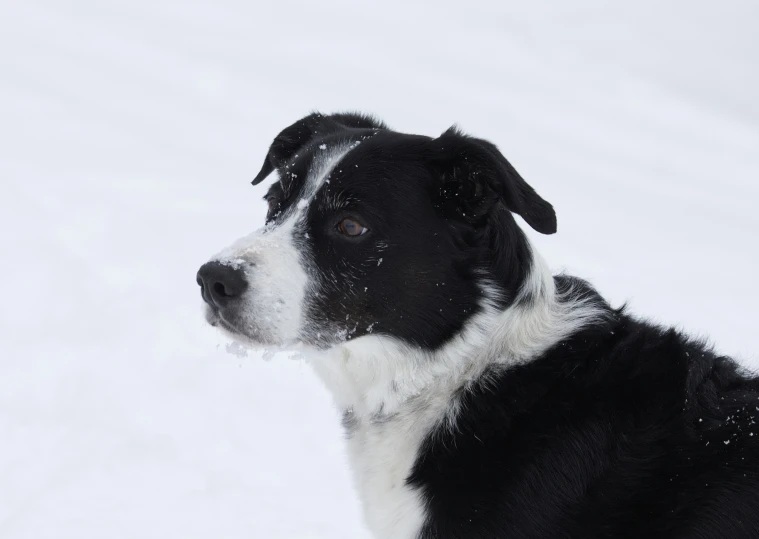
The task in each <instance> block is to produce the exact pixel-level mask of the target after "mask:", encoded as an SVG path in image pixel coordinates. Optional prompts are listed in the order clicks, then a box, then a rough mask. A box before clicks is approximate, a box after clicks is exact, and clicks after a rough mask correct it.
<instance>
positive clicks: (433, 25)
mask: <svg viewBox="0 0 759 539" xmlns="http://www.w3.org/2000/svg"><path fill="white" fill-rule="evenodd" d="M758 27H759V3H757V2H755V1H753V0H750V1H745V2H737V1H725V2H719V3H714V2H694V1H677V2H675V1H663V2H662V1H653V0H646V1H641V2H635V3H631V2H625V3H621V2H605V1H601V0H580V1H575V2H563V1H560V0H556V1H542V0H541V1H532V2H523V1H520V2H511V1H509V2H498V1H491V2H486V3H482V2H476V1H471V2H463V3H462V2H435V3H425V4H422V3H415V2H408V1H402V0H392V1H389V0H385V1H383V2H366V3H358V2H348V1H345V0H324V1H320V2H305V1H304V2H291V1H278V2H254V1H249V0H248V1H241V0H239V1H238V0H215V1H211V0H190V1H187V0H183V1H179V0H174V1H148V0H128V1H126V0H124V1H122V0H118V1H107V2H102V1H95V0H89V1H88V0H68V1H65V2H64V1H60V0H6V1H4V2H2V3H0V182H1V183H0V240H2V243H0V246H1V248H0V277H1V279H0V537H1V538H3V539H21V538H33V539H46V538H76V539H90V538H92V539H94V538H103V537H108V538H141V539H144V538H162V539H164V538H173V537H176V538H182V539H194V538H203V539H234V538H267V539H268V538H282V537H285V538H346V539H347V538H350V539H365V538H366V537H367V534H366V532H365V531H364V527H363V524H362V519H361V516H360V510H359V505H358V502H357V501H356V497H355V494H354V493H353V491H352V487H351V483H350V475H349V472H348V469H347V466H346V462H345V456H344V450H343V441H342V434H341V432H340V428H339V425H338V417H337V413H336V412H335V410H333V408H332V406H331V402H330V399H329V397H328V395H327V394H326V392H325V391H324V389H322V387H321V386H320V385H319V383H318V381H317V380H316V377H315V376H314V375H312V373H311V372H310V371H309V368H308V367H307V366H306V365H304V364H302V363H301V362H298V361H294V360H289V359H287V358H285V357H283V356H281V355H280V356H278V357H276V358H275V359H274V360H272V361H268V362H267V361H263V360H262V359H261V354H260V352H254V353H251V354H249V355H248V356H247V357H238V356H237V355H235V354H232V353H228V352H227V350H226V348H227V345H228V343H227V341H226V340H225V339H224V338H223V337H221V336H220V335H219V334H217V333H216V332H215V331H214V330H213V329H211V328H207V327H206V326H205V323H204V321H203V317H202V315H201V309H200V305H201V300H200V294H199V291H198V287H197V285H196V284H195V273H196V271H197V269H198V267H199V266H200V265H201V264H202V263H203V262H204V261H205V260H206V259H207V258H208V257H209V256H210V255H211V254H213V253H215V252H217V251H218V250H220V249H221V248H222V247H224V246H226V245H227V244H228V243H230V242H231V241H233V240H234V239H236V238H238V237H240V236H242V235H244V234H246V233H248V232H250V231H251V230H253V229H255V228H257V227H259V226H260V225H261V224H262V222H263V216H264V203H263V202H262V200H261V196H262V195H263V193H264V192H265V189H266V187H267V186H266V185H260V186H258V187H255V188H254V187H252V186H250V185H249V182H250V180H251V178H252V177H253V175H254V174H255V173H256V172H257V171H258V168H259V166H260V165H261V162H262V160H263V158H264V154H265V152H266V148H267V146H268V144H269V143H270V141H271V139H272V138H273V137H274V135H275V134H276V133H277V132H278V131H279V130H280V129H282V128H283V127H284V126H286V125H288V124H290V123H291V122H293V121H294V120H296V119H298V118H300V117H301V116H303V115H305V114H306V113H308V112H309V111H311V110H312V109H318V110H320V111H323V112H332V111H338V110H347V109H358V110H362V111H367V112H373V113H376V114H377V115H379V116H380V117H381V118H383V119H385V120H386V121H387V122H388V123H389V124H390V125H391V126H392V127H394V128H396V129H399V130H403V131H408V132H415V133H422V134H427V135H437V134H439V133H441V132H442V131H443V130H445V129H446V128H447V127H448V126H449V125H451V124H452V123H454V122H457V123H459V124H460V126H461V127H462V128H463V129H465V130H466V131H468V132H470V133H473V134H476V135H477V136H481V137H484V138H487V139H490V140H492V141H493V142H495V143H496V144H498V145H499V147H500V148H501V149H502V150H503V152H504V153H505V155H506V156H507V157H508V158H509V159H510V160H511V161H512V163H514V165H515V166H516V167H517V169H518V170H519V171H520V172H521V173H522V174H523V176H524V177H525V178H526V179H527V181H528V182H530V183H532V185H533V186H535V187H536V189H537V190H538V192H539V193H540V194H541V195H543V196H544V197H545V198H546V199H547V200H549V201H550V202H552V203H553V204H554V206H555V208H556V210H557V213H558V219H559V233H558V234H556V235H555V236H550V237H540V236H539V235H537V234H531V237H532V238H533V239H534V240H535V242H536V244H537V247H538V248H539V249H540V251H541V252H542V253H543V255H544V256H545V257H546V258H547V260H548V261H549V263H550V264H551V266H552V267H553V268H555V269H556V270H562V269H564V270H567V271H570V272H573V273H576V274H578V275H580V276H583V277H586V278H589V279H590V280H591V281H592V282H593V283H594V284H595V285H596V286H597V287H598V288H599V289H600V291H601V292H602V293H604V294H605V295H606V296H607V297H608V298H609V299H610V300H611V301H612V302H613V303H614V304H616V305H619V304H621V303H622V302H623V301H625V300H630V301H631V308H632V309H633V310H634V311H635V312H637V313H640V314H642V315H646V316H648V317H651V318H654V319H656V320H659V321H662V322H666V323H673V324H677V325H678V326H681V327H684V328H686V329H687V330H689V331H690V332H692V333H694V334H699V335H708V336H710V338H711V339H712V341H713V342H715V343H716V345H717V348H718V349H719V350H720V351H722V352H725V353H729V354H733V355H736V356H737V357H739V358H741V360H742V361H744V362H746V364H752V363H753V365H759V336H758V334H759V327H758V325H757V318H758V317H757V314H756V313H757V311H756V310H757V305H759V292H758V291H757V286H756V282H757V278H759V253H758V251H759V247H758V244H759V241H758V240H757V237H756V236H757V229H758V228H759V216H758V215H759V214H758V213H757V209H756V207H757V204H758V203H759V100H757V96H759V70H757V65H759V33H757V32H756V28H758Z"/></svg>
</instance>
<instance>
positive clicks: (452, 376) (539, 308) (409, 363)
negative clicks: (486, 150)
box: [310, 255, 604, 539]
mask: <svg viewBox="0 0 759 539" xmlns="http://www.w3.org/2000/svg"><path fill="white" fill-rule="evenodd" d="M495 290H496V289H495V288H494V287H490V286H485V290H484V292H485V294H484V297H486V298H490V299H489V301H486V302H485V304H484V305H482V309H481V312H480V313H479V314H477V315H476V316H475V317H474V318H473V319H472V320H471V321H469V322H468V323H467V325H466V327H465V328H464V329H463V331H462V332H461V333H460V334H459V335H457V336H455V337H454V338H453V339H452V340H451V341H450V342H449V343H448V344H446V345H445V346H444V347H442V349H440V350H437V351H435V352H427V351H424V350H421V349H416V348H413V347H410V346H408V345H407V344H405V343H403V342H400V341H398V340H396V339H393V338H390V337H386V336H379V335H369V336H364V337H360V338H358V339H355V340H352V341H348V342H346V343H344V344H342V345H340V346H338V347H335V348H333V349H332V350H330V351H329V352H328V353H324V354H316V355H314V356H313V357H311V358H310V362H311V363H312V365H313V367H314V369H315V370H316V372H317V374H318V375H319V376H320V378H321V379H322V380H323V381H324V383H325V384H326V386H327V387H328V388H329V390H330V391H331V392H332V394H333V396H334V399H335V401H336V403H337V405H338V406H339V407H340V408H341V409H342V410H349V411H350V413H351V423H352V426H351V429H350V433H349V438H348V452H349V458H350V462H351V466H352V468H353V473H354V479H355V483H356V488H357V489H358V491H359V494H360V497H361V499H362V502H363V508H364V512H365V516H366V520H367V523H368V524H369V527H370V529H371V530H372V532H373V533H374V535H375V536H376V537H377V538H378V539H413V538H415V537H417V535H418V533H419V530H420V528H421V526H422V525H423V523H424V508H423V506H422V502H421V499H420V497H419V495H418V493H417V492H414V491H413V490H412V489H410V488H409V487H408V486H406V484H405V481H406V478H407V477H408V476H409V474H410V472H411V468H412V466H413V464H414V462H415V459H416V456H417V454H418V451H419V447H420V444H421V443H422V441H423V440H424V438H425V436H426V435H427V434H428V433H429V432H430V430H431V429H432V428H433V427H434V426H436V425H438V424H440V423H441V422H445V424H446V426H447V427H448V428H451V429H454V428H455V422H456V417H457V416H458V415H459V414H461V413H465V412H464V411H463V410H460V400H459V399H458V398H457V396H456V394H457V392H458V391H459V390H460V389H461V388H464V389H466V387H467V385H468V384H469V383H470V382H472V381H474V380H476V379H478V378H479V377H480V376H481V375H482V374H483V373H484V371H485V370H486V369H487V368H488V367H490V366H493V365H501V366H503V367H505V368H508V367H509V366H513V365H517V364H519V363H524V362H526V361H530V360H531V359H533V358H535V357H538V356H539V355H540V354H542V353H543V352H545V351H546V350H548V349H549V348H551V347H552V346H554V345H555V344H557V343H558V342H560V341H561V340H563V339H565V338H566V337H568V336H570V335H571V334H572V333H574V332H576V331H577V330H579V329H580V328H582V327H583V326H586V325H588V324H590V323H592V322H594V321H597V320H599V319H600V318H602V317H603V316H604V313H603V312H602V311H601V310H599V309H598V308H596V307H595V306H594V305H593V304H591V303H588V302H586V301H583V300H577V299H575V300H572V299H568V298H561V297H559V296H558V295H557V292H556V289H555V286H554V280H553V276H552V275H551V273H550V271H549V270H548V269H547V267H546V265H545V263H544V262H543V260H542V258H540V257H539V256H537V255H534V259H533V266H532V270H531V272H530V275H529V277H528V279H527V281H526V283H525V285H524V286H523V288H522V290H521V291H520V294H519V296H518V297H517V300H516V301H515V302H514V306H512V307H510V308H508V309H506V310H503V311H501V310H499V309H497V308H496V306H495V301H494V300H496V299H497V297H495V296H496V294H497V292H496V291H495ZM527 294H529V295H530V296H531V297H532V298H534V300H533V301H531V302H524V304H521V305H520V302H519V299H520V298H521V297H523V296H526V295H527Z"/></svg>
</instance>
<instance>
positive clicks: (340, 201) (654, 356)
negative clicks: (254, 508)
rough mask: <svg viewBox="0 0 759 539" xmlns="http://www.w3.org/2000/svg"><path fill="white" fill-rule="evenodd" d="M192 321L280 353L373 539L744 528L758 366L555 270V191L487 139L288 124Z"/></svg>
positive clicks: (756, 501) (752, 486)
mask: <svg viewBox="0 0 759 539" xmlns="http://www.w3.org/2000/svg"><path fill="white" fill-rule="evenodd" d="M272 172H276V181H275V182H274V183H273V185H272V186H271V188H270V189H269V192H268V194H267V195H266V200H267V201H268V204H269V213H268V215H267V218H266V224H265V226H264V227H263V228H262V229H261V230H260V231H258V232H255V233H253V234H252V235H251V236H249V237H246V238H244V239H242V240H240V241H238V242H237V243H235V244H234V245H232V246H231V247H230V248H228V249H227V250H225V251H223V252H222V253H221V254H219V255H218V256H216V257H214V258H213V259H212V260H211V261H210V262H208V263H207V264H205V265H203V267H201V269H200V271H199V273H198V283H199V284H200V286H201V291H202V296H203V299H204V300H205V302H206V303H207V319H208V321H209V322H210V323H211V324H213V325H216V326H218V327H220V328H223V329H224V330H226V331H227V332H228V333H230V334H231V335H232V336H233V337H234V338H236V339H238V340H241V341H245V342H249V343H253V344H257V345H274V346H278V345H281V346H297V347H300V348H301V349H302V350H305V351H306V352H305V354H306V356H307V358H308V360H309V361H310V362H311V363H312V364H313V367H314V369H315V370H316V372H317V373H318V375H319V376H320V377H321V378H322V380H323V381H324V383H325V384H326V386H327V387H328V388H329V390H330V391H331V392H332V394H333V395H334V399H335V401H336V403H337V406H338V407H339V408H340V410H341V412H342V414H343V424H344V427H345V432H346V437H347V440H348V442H347V443H348V447H349V458H350V463H351V466H352V470H353V473H354V476H355V484H356V488H357V490H358V493H359V495H360V498H361V500H362V502H363V508H364V511H365V516H366V521H367V523H368V526H369V528H370V529H371V530H372V532H373V533H374V535H375V536H376V537H378V538H387V539H411V538H421V539H432V538H435V539H448V538H451V539H453V538H467V539H477V538H488V539H490V538H510V539H512V538H524V539H526V538H550V539H560V538H582V539H587V538H635V539H639V538H647V539H653V538H694V539H695V538H700V539H705V538H716V537H720V538H722V537H724V538H730V539H739V538H757V537H759V424H757V423H759V379H757V378H755V377H752V376H750V375H749V374H747V373H743V372H741V369H740V368H739V367H738V365H737V364H736V363H735V362H733V361H732V360H731V359H729V358H726V357H722V356H719V355H716V354H715V353H714V352H712V351H711V350H710V349H708V348H706V347H705V346H703V345H702V344H701V343H698V342H694V341H692V340H690V339H688V338H687V337H685V336H683V335H682V334H680V333H678V332H677V331H675V330H673V329H665V328H660V327H655V326H653V325H651V324H648V323H645V322H641V321H639V320H636V319H635V318H633V317H631V316H630V315H629V314H627V313H626V312H625V311H624V310H622V309H619V310H618V309H612V308H611V307H610V306H609V305H608V304H607V303H606V302H605V301H604V300H603V299H602V298H601V297H600V296H599V295H598V294H597V293H596V291H595V290H594V289H593V288H592V287H591V286H590V285H588V284H587V283H586V282H584V281H582V280H580V279H577V278H574V277H569V276H564V275H559V276H553V275H552V274H551V273H550V271H549V270H548V268H547V267H546V264H545V263H544V262H543V260H542V259H541V258H540V256H539V255H538V254H537V253H536V252H535V251H534V250H533V249H532V248H531V246H530V244H529V242H528V240H527V238H526V236H525V235H524V234H523V232H522V231H521V230H520V228H519V226H517V223H516V222H515V220H514V217H513V214H518V215H520V216H521V217H522V218H523V219H524V220H525V221H526V222H527V224H529V225H530V226H531V227H532V228H534V229H535V230H537V231H538V232H541V233H544V234H552V233H554V232H555V231H556V217H555V214H554V211H553V208H552V207H551V205H550V204H549V203H548V202H546V201H545V200H543V199H542V198H541V197H540V196H538V195H537V194H536V193H535V191H534V190H533V189H532V188H531V187H530V186H529V185H528V184H527V183H525V181H524V180H523V179H522V178H521V177H520V175H519V174H518V173H517V172H516V170H514V168H513V167H512V166H511V164H509V162H508V161H507V160H506V159H505V158H504V156H503V155H502V154H501V152H500V151H499V150H498V149H497V148H496V147H495V146H494V145H493V144H491V143H489V142H486V141H484V140H480V139H477V138H472V137H469V136H466V135H464V134H462V133H461V132H459V131H457V130H456V129H451V130H448V131H446V132H445V133H443V135H441V136H440V137H438V138H435V139H432V138H429V137H424V136H417V135H407V134H402V133H397V132H395V131H392V130H390V129H388V128H387V127H386V126H385V125H384V124H383V123H381V122H379V121H377V120H375V119H373V118H370V117H367V116H363V115H360V114H334V115H331V116H325V115H321V114H311V115H310V116H307V117H305V118H303V119H302V120H300V121H298V122H296V123H294V124H293V125H291V126H289V127H287V128H286V129H285V130H284V131H282V132H281V133H280V134H279V135H278V136H277V137H276V138H275V139H274V142H273V143H272V145H271V147H270V149H269V153H268V155H267V157H266V161H265V163H264V165H263V168H262V169H261V171H260V173H259V174H258V176H257V177H256V178H255V180H254V181H253V183H254V184H257V183H259V182H261V181H262V180H264V178H266V177H267V176H269V174H270V173H272Z"/></svg>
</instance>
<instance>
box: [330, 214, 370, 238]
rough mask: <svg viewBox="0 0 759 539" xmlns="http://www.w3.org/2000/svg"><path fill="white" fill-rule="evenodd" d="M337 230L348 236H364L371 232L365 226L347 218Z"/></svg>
mask: <svg viewBox="0 0 759 539" xmlns="http://www.w3.org/2000/svg"><path fill="white" fill-rule="evenodd" d="M337 229H338V230H339V231H340V233H341V234H345V235H346V236H363V235H364V234H366V233H367V232H368V231H369V229H368V228H366V227H365V226H364V225H362V224H361V223H359V222H358V221H356V220H355V219H351V218H350V217H346V218H345V219H343V220H342V221H340V223H339V224H338V225H337Z"/></svg>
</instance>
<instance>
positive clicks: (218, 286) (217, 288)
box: [213, 283, 230, 298]
mask: <svg viewBox="0 0 759 539" xmlns="http://www.w3.org/2000/svg"><path fill="white" fill-rule="evenodd" d="M213 290H214V292H216V293H217V294H219V295H220V296H222V297H225V298H228V297H229V296H230V294H228V293H227V290H226V289H225V288H224V283H213Z"/></svg>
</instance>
